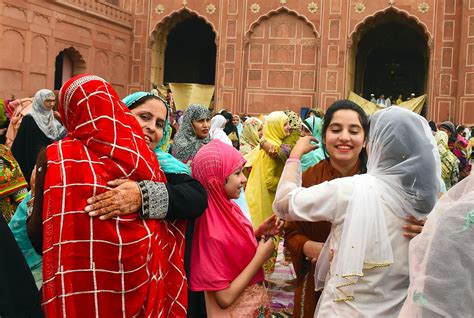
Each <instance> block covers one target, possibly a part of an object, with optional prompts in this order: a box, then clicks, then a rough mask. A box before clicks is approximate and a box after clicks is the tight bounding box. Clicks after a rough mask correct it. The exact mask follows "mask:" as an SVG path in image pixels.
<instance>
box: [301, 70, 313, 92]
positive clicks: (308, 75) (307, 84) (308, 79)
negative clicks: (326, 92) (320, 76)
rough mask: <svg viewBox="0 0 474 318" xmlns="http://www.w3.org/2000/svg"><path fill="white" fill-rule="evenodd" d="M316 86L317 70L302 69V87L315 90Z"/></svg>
mask: <svg viewBox="0 0 474 318" xmlns="http://www.w3.org/2000/svg"><path fill="white" fill-rule="evenodd" d="M315 86H316V72H315V71H301V75H300V89H301V90H309V91H314V89H315Z"/></svg>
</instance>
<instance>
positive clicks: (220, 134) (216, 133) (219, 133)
mask: <svg viewBox="0 0 474 318" xmlns="http://www.w3.org/2000/svg"><path fill="white" fill-rule="evenodd" d="M226 123H227V119H226V118H225V117H224V116H222V115H215V116H214V117H212V119H211V129H210V130H209V136H210V137H211V140H214V139H219V140H220V141H222V142H223V143H226V144H228V145H230V146H232V141H230V139H229V137H227V134H226V133H225V132H224V127H225V124H226Z"/></svg>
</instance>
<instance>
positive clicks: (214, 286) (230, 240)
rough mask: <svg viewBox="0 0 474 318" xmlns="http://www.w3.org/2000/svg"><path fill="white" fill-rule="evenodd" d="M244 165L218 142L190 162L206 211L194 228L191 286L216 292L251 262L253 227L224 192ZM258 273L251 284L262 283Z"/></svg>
mask: <svg viewBox="0 0 474 318" xmlns="http://www.w3.org/2000/svg"><path fill="white" fill-rule="evenodd" d="M244 163H245V159H244V158H243V157H242V155H241V154H240V153H239V152H238V151H237V150H236V149H235V148H234V147H232V146H229V145H227V144H224V143H223V142H221V141H220V140H212V141H211V142H210V143H209V144H207V145H205V146H203V147H202V148H201V149H200V150H199V151H198V153H197V154H196V156H195V157H194V160H193V163H192V171H193V178H195V179H196V180H198V181H199V182H201V184H202V185H203V187H204V188H205V189H206V191H207V195H208V208H207V209H206V211H205V213H204V214H203V215H202V216H201V217H199V218H198V219H197V220H196V223H195V225H194V236H193V245H192V251H191V275H190V276H191V277H190V287H191V289H192V290H194V291H218V290H222V289H226V288H228V287H229V285H230V283H231V282H232V281H233V280H234V279H235V278H236V277H237V276H238V275H239V274H240V273H241V272H242V271H243V270H244V268H245V267H246V266H247V265H248V264H249V263H250V261H251V260H252V258H253V257H254V255H255V252H256V250H257V240H256V238H255V234H254V232H253V228H252V224H250V222H249V221H248V219H247V218H246V217H245V216H244V214H243V213H242V211H241V210H240V208H239V206H238V205H237V204H235V203H234V202H233V201H231V200H230V199H229V198H228V197H227V195H226V193H225V190H224V184H225V181H226V178H227V177H228V176H229V175H231V174H232V173H233V172H234V171H236V170H237V169H239V168H241V167H242V166H243V165H244ZM263 279H264V276H263V271H262V270H260V271H259V272H258V273H257V274H256V275H255V277H254V278H253V279H252V281H251V282H250V285H253V284H255V283H258V282H262V281H263Z"/></svg>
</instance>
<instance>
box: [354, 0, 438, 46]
mask: <svg viewBox="0 0 474 318" xmlns="http://www.w3.org/2000/svg"><path fill="white" fill-rule="evenodd" d="M396 16H399V17H402V18H404V19H405V20H406V21H407V22H409V23H408V25H409V26H410V27H411V28H412V29H414V30H416V31H417V32H420V33H421V34H422V35H423V37H424V38H425V39H426V41H427V42H428V43H430V42H431V41H432V39H433V36H432V34H431V33H430V31H429V30H428V27H427V26H426V24H424V23H423V22H421V21H420V19H418V17H416V16H414V15H411V14H410V13H409V12H407V11H405V10H400V9H398V8H396V7H388V8H386V9H384V10H380V11H377V12H376V13H375V14H373V15H370V16H367V17H366V18H365V19H364V20H362V21H360V22H359V23H357V24H356V25H355V26H354V29H353V30H352V31H351V33H350V34H349V38H350V39H351V40H352V43H353V44H357V43H358V42H359V40H360V39H361V38H362V36H363V35H364V34H365V33H367V32H368V31H370V30H371V29H372V28H374V27H375V26H377V25H380V24H382V23H387V22H389V21H390V19H391V20H394V19H395V18H396Z"/></svg>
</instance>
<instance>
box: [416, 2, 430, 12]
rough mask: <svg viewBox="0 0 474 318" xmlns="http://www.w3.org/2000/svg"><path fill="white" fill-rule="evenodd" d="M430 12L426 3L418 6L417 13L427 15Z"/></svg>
mask: <svg viewBox="0 0 474 318" xmlns="http://www.w3.org/2000/svg"><path fill="white" fill-rule="evenodd" d="M429 10H430V5H429V4H428V3H426V2H422V3H420V4H419V5H418V11H419V12H421V13H428V11H429Z"/></svg>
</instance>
